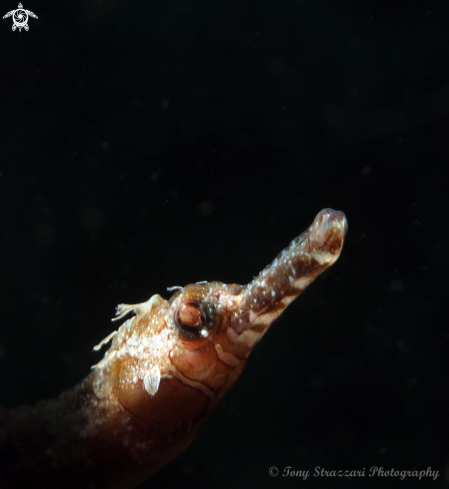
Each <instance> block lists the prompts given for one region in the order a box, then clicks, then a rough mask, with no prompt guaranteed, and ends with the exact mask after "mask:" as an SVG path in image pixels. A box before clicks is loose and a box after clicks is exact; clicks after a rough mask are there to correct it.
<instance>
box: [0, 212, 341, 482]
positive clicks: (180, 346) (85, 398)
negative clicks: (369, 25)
mask: <svg viewBox="0 0 449 489" xmlns="http://www.w3.org/2000/svg"><path fill="white" fill-rule="evenodd" d="M346 230H347V223H346V219H345V217H344V214H343V213H341V212H338V211H333V210H332V209H325V210H323V211H321V212H320V213H319V214H318V215H317V217H316V218H315V221H314V222H313V224H312V226H311V227H310V228H309V229H308V230H307V231H305V232H304V233H303V234H302V235H301V236H299V237H298V238H296V239H295V240H293V241H292V243H291V244H290V245H289V247H288V248H286V249H285V250H284V251H283V252H282V253H281V254H280V255H278V257H277V258H276V260H275V261H274V262H273V263H272V264H271V265H269V266H268V267H267V268H265V270H263V271H262V272H261V273H260V275H259V276H258V277H257V278H255V279H254V280H253V281H252V282H251V283H250V284H248V285H246V286H240V285H234V284H232V285H226V284H223V283H221V282H211V283H199V284H192V285H188V286H186V287H184V288H179V289H180V290H178V291H177V292H176V293H175V294H173V296H172V297H171V298H170V300H168V301H167V300H165V299H163V298H162V297H160V296H157V295H156V296H153V297H152V298H151V299H150V300H149V301H148V302H146V303H143V304H138V305H135V306H127V305H121V306H119V308H118V314H119V316H120V317H123V316H125V315H126V314H127V313H129V312H134V313H135V316H134V317H132V318H131V319H130V320H128V321H126V322H125V323H124V324H123V325H122V326H121V327H120V328H119V330H118V332H117V333H116V334H115V336H114V338H113V341H112V345H111V347H110V348H109V350H108V351H107V352H106V355H105V358H104V359H103V360H102V361H101V362H100V363H99V364H98V365H97V366H96V367H95V368H94V370H92V372H91V373H90V374H89V375H88V376H87V377H86V378H85V379H84V380H83V381H82V382H81V383H80V384H78V385H77V386H75V387H74V388H73V389H71V390H69V391H66V392H64V393H62V394H61V395H60V396H59V397H58V398H56V399H54V400H50V401H41V402H39V403H38V404H36V405H35V406H32V407H29V406H25V407H20V408H18V409H17V410H15V411H12V410H11V411H9V410H1V411H0V486H1V487H8V488H25V487H36V485H39V486H44V487H46V488H56V487H58V488H59V487H64V488H72V487H73V488H75V487H76V488H80V487H83V488H84V487H86V488H117V489H118V488H131V487H135V486H136V485H138V484H139V483H140V482H142V481H143V480H145V479H146V478H147V477H149V476H151V475H152V474H153V473H154V472H156V471H157V470H159V469H160V468H161V467H162V466H164V465H165V464H167V463H168V462H169V461H170V460H173V459H174V458H176V457H177V456H178V455H179V454H180V453H182V452H183V451H184V450H185V449H186V448H187V446H188V445H189V444H190V443H191V442H192V441H193V439H194V437H195V435H196V434H197V432H198V431H199V429H200V428H201V426H202V424H203V423H204V421H205V420H206V419H207V417H208V416H209V415H210V414H211V412H212V411H213V410H214V409H215V407H216V406H217V404H218V402H219V401H220V399H221V397H222V396H223V395H224V394H225V392H226V391H227V390H228V389H229V388H230V387H231V386H232V385H233V384H234V383H235V382H236V380H237V379H238V378H239V376H240V374H241V372H242V370H243V368H244V366H245V363H246V359H247V357H248V355H249V354H250V352H251V351H252V349H253V347H254V345H255V344H256V343H257V341H258V340H259V339H260V338H261V337H262V335H263V334H264V333H265V332H266V330H267V329H268V327H269V326H270V325H271V324H272V322H273V321H274V320H275V319H276V317H277V316H278V315H279V314H280V313H281V312H282V311H283V310H284V309H285V308H286V307H287V305H288V304H289V303H290V302H291V301H292V300H293V299H294V298H295V297H297V296H298V295H299V294H300V293H301V292H302V290H304V288H305V287H306V286H307V285H308V284H309V283H311V282H312V281H313V280H314V278H315V277H316V276H317V275H319V274H320V273H321V272H322V271H323V270H325V269H326V268H327V267H328V266H330V265H332V263H334V262H335V260H336V259H337V258H338V256H339V255H340V252H341V249H342V246H343V241H344V236H345V233H346Z"/></svg>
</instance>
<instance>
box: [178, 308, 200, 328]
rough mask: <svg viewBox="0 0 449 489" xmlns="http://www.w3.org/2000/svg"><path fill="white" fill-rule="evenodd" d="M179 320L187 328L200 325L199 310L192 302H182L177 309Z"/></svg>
mask: <svg viewBox="0 0 449 489" xmlns="http://www.w3.org/2000/svg"><path fill="white" fill-rule="evenodd" d="M178 319H179V322H180V323H181V324H182V325H184V326H187V327H188V328H195V327H201V325H202V319H201V311H200V310H199V308H198V306H196V305H194V304H183V305H182V306H181V307H180V308H179V311H178Z"/></svg>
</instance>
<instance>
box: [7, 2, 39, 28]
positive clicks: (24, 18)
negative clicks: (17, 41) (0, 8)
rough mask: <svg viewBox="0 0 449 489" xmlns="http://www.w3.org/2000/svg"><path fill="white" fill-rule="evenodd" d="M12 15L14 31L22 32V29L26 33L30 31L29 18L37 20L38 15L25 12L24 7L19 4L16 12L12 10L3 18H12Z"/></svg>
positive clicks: (28, 11)
mask: <svg viewBox="0 0 449 489" xmlns="http://www.w3.org/2000/svg"><path fill="white" fill-rule="evenodd" d="M11 15H12V22H13V24H12V30H13V31H15V30H16V29H19V32H22V28H23V29H25V30H26V31H27V30H28V29H29V27H28V16H29V17H34V18H35V19H37V18H38V17H37V15H36V14H35V13H33V12H31V11H30V10H25V9H24V8H23V5H22V4H21V3H19V6H18V7H17V9H16V10H11V12H8V13H7V14H5V15H4V16H3V18H4V19H6V18H7V17H11Z"/></svg>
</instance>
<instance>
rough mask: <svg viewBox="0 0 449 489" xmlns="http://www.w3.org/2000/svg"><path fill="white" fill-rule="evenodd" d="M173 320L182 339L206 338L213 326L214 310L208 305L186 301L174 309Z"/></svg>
mask: <svg viewBox="0 0 449 489" xmlns="http://www.w3.org/2000/svg"><path fill="white" fill-rule="evenodd" d="M174 320H175V323H176V325H177V326H178V329H179V332H180V333H181V335H182V337H183V338H184V339H189V340H194V339H199V338H207V337H208V336H209V333H210V332H211V330H212V329H213V327H214V324H215V308H214V306H213V305H212V304H210V303H203V302H199V301H195V300H187V301H185V302H183V303H181V304H180V305H179V306H178V308H177V309H176V312H175V315H174Z"/></svg>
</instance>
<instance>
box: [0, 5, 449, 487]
mask: <svg viewBox="0 0 449 489" xmlns="http://www.w3.org/2000/svg"><path fill="white" fill-rule="evenodd" d="M16 2H17V0H8V1H4V0H2V2H1V6H2V12H1V15H2V16H3V14H4V13H6V12H7V11H9V10H11V9H15V8H17V5H16ZM24 8H27V9H29V10H32V11H33V12H35V13H36V15H38V17H39V19H32V18H31V19H30V20H29V26H30V30H29V31H28V32H25V31H23V30H22V32H19V31H16V32H12V31H11V25H12V20H11V18H9V19H4V20H2V21H1V22H0V42H1V48H0V50H1V51H0V52H1V54H0V104H1V105H0V138H1V145H0V273H1V293H0V294H1V295H0V296H1V300H0V304H1V314H0V369H1V370H0V372H1V381H0V404H1V405H4V406H7V407H15V406H17V405H19V404H23V403H33V402H35V401H37V400H39V399H42V398H48V397H52V396H55V395H57V394H58V393H59V392H60V391H62V390H64V389H66V388H69V387H70V386H72V385H74V384H75V383H76V382H77V381H79V380H80V379H81V378H82V377H83V376H85V375H86V374H87V373H88V372H89V368H90V366H91V365H93V364H94V363H97V362H98V361H99V359H100V358H101V354H93V353H92V352H91V350H92V347H93V345H95V344H96V343H98V342H99V341H100V340H101V339H102V338H103V337H105V336H106V335H107V334H108V333H109V332H110V331H112V329H113V326H112V325H111V323H110V322H109V318H111V317H112V316H113V315H114V308H115V306H116V305H117V304H118V303H119V302H127V303H137V302H141V301H144V300H147V299H148V298H149V297H150V296H151V295H153V294H155V293H160V294H162V295H163V296H165V297H168V296H169V293H167V292H165V289H166V287H168V286H172V285H178V284H179V285H184V284H187V283H191V282H196V281H199V280H214V279H215V280H220V281H224V282H237V283H247V282H248V281H250V280H251V279H252V277H253V275H256V274H257V273H258V272H259V271H260V270H261V269H262V268H263V267H264V266H265V265H266V264H267V263H269V262H270V261H271V260H272V259H273V258H274V256H275V255H276V254H277V253H278V252H279V251H280V250H281V249H282V248H283V247H284V246H286V245H287V244H288V242H289V241H290V240H291V239H292V238H293V237H295V236H296V235H298V234H300V233H301V232H302V231H303V230H304V229H305V228H306V227H307V226H308V225H309V224H310V223H311V222H312V220H313V218H314V216H315V214H316V213H317V212H318V211H319V210H320V209H322V208H323V207H333V208H336V209H341V210H343V211H344V212H345V213H346V215H347V218H348V222H349V233H348V235H347V241H346V244H345V247H344V250H343V254H342V257H341V258H340V260H339V261H338V262H337V264H336V265H335V266H334V267H332V268H331V269H330V270H329V271H328V272H327V273H326V274H324V276H323V277H320V278H319V279H318V280H317V281H316V283H314V284H313V285H312V286H311V287H310V289H308V290H307V291H306V292H305V293H304V294H303V296H302V297H301V298H300V299H298V301H296V302H295V303H294V304H293V305H292V306H290V307H289V308H288V310H287V311H286V312H285V313H284V314H283V316H282V317H281V318H280V319H279V320H278V321H277V322H276V323H275V325H274V326H273V328H272V330H270V331H269V333H268V334H267V335H266V337H265V338H264V340H263V341H262V342H261V344H260V345H258V347H257V348H256V349H255V351H254V353H253V354H252V356H251V358H250V361H249V362H248V366H247V368H246V370H245V372H244V374H243V375H242V378H241V379H240V381H239V382H238V383H237V384H236V386H235V387H234V388H233V389H232V390H231V391H230V392H229V393H228V394H227V396H226V397H225V398H224V400H223V401H222V403H221V405H220V406H219V409H218V411H217V412H216V413H215V415H214V416H213V417H212V419H211V420H210V421H209V422H208V423H207V424H206V426H205V428H204V430H203V432H202V433H201V434H200V435H199V436H198V438H197V439H196V441H195V443H194V444H193V445H192V447H191V448H190V449H189V450H188V451H187V452H186V453H185V454H184V455H183V456H182V457H180V458H179V459H178V460H177V461H175V462H174V463H172V464H170V465H169V466H167V467H166V468H165V469H164V470H163V471H161V472H160V473H159V474H157V475H156V476H155V477H154V478H153V479H152V482H151V487H155V486H156V487H164V488H171V487H179V486H180V485H182V486H184V487H192V488H203V487H217V488H228V487H236V488H246V487H256V486H257V487H268V488H272V487H281V488H282V487H320V488H338V487H357V488H362V487H375V488H377V487H380V486H382V487H396V486H398V485H401V487H402V486H403V485H404V484H406V485H407V487H410V486H416V487H420V488H421V487H443V486H446V485H447V484H448V480H449V475H448V474H449V472H448V471H449V450H448V449H449V443H448V434H449V433H448V431H449V430H448V423H447V416H448V408H449V403H448V397H447V389H448V387H447V379H448V376H447V375H448V369H447V367H448V364H447V358H448V348H447V346H448V339H449V336H448V326H449V307H448V302H447V293H446V290H447V280H448V268H449V255H448V251H449V228H448V224H447V221H448V213H447V204H448V181H449V180H448V171H447V166H448V161H449V56H448V55H449V33H448V30H449V5H448V3H447V2H446V1H433V2H431V1H413V0H408V1H399V0H388V1H375V0H359V1H355V0H351V1H350V0H346V1H344V0H335V1H332V2H331V1H325V0H314V1H311V0H258V1H250V0H240V1H237V0H227V1H217V2H212V1H206V0H198V1H194V0H171V1H168V0H166V1H165V0H164V1H162V0H151V1H146V2H143V1H142V2H137V1H136V2H125V1H122V0H110V1H102V0H89V1H84V2H76V4H74V5H72V4H70V3H68V2H65V3H63V2H55V1H46V2H42V1H37V0H25V3H24ZM3 11H4V12H3ZM271 466H277V467H279V468H280V470H281V472H282V471H283V469H284V467H286V466H291V467H293V468H294V469H296V470H309V471H310V472H313V470H314V468H315V467H317V466H319V467H323V468H326V469H361V468H363V467H365V469H366V471H367V472H368V470H369V468H370V467H373V466H382V467H384V469H385V470H387V469H391V468H395V469H401V470H414V469H418V470H425V469H427V468H428V467H432V469H433V470H439V471H440V477H439V478H438V480H437V481H436V482H434V481H433V480H431V479H430V478H426V479H424V480H421V481H418V480H417V479H410V478H409V479H407V481H406V482H404V481H402V482H401V481H400V480H399V479H398V478H391V477H390V478H382V479H380V478H377V477H376V478H369V477H365V478H361V479H354V480H348V479H346V480H343V479H335V478H320V479H317V478H313V477H310V478H309V479H307V481H306V482H304V481H302V480H300V479H298V478H293V479H288V478H283V477H281V476H278V477H277V478H272V477H270V476H269V475H268V469H269V467H271ZM142 487H150V485H147V486H145V485H144V486H142Z"/></svg>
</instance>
